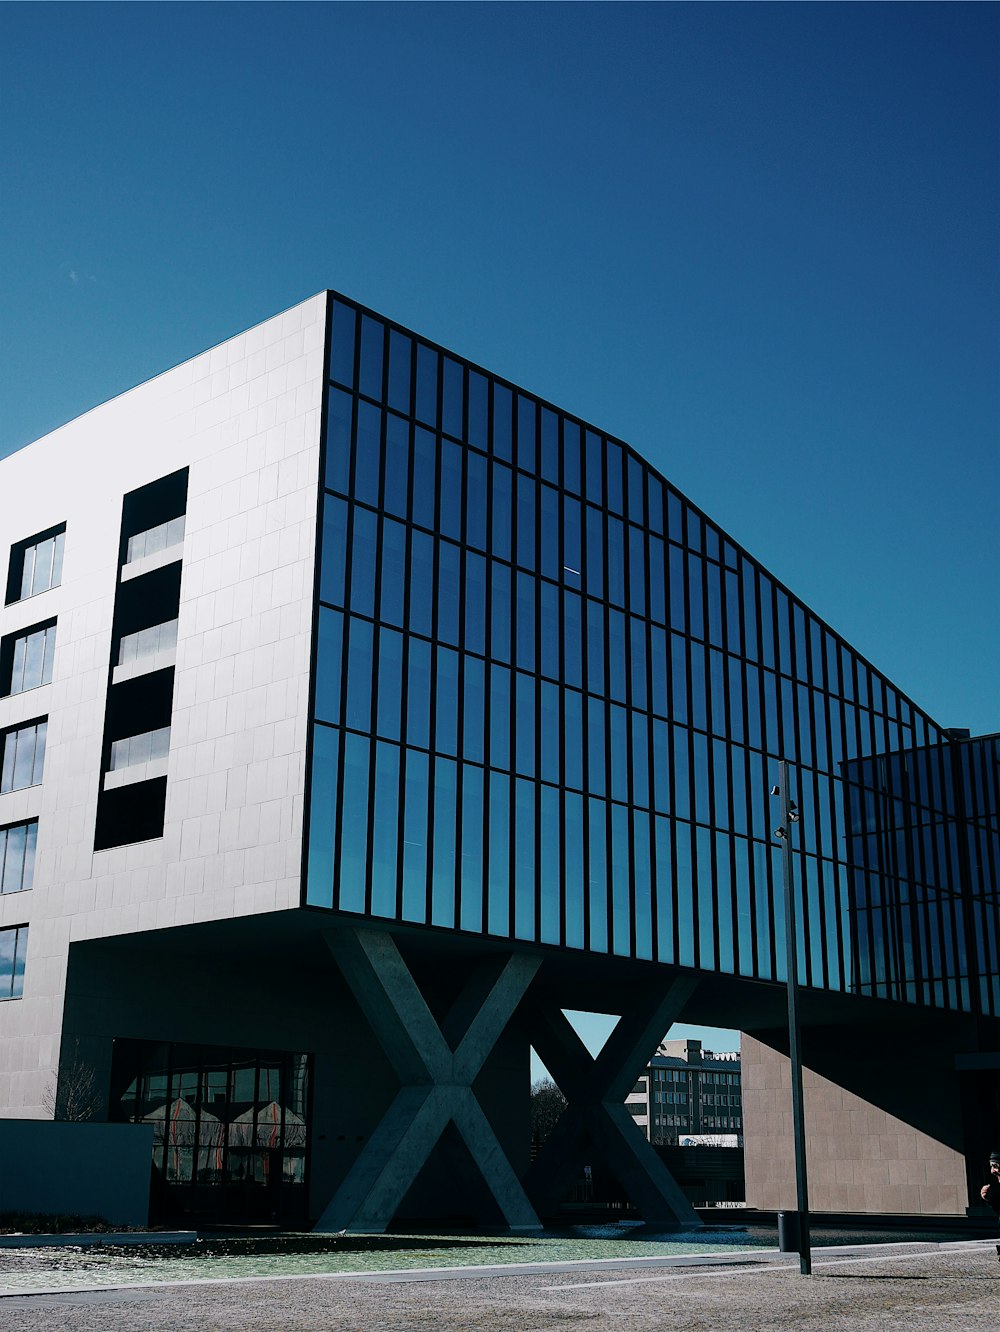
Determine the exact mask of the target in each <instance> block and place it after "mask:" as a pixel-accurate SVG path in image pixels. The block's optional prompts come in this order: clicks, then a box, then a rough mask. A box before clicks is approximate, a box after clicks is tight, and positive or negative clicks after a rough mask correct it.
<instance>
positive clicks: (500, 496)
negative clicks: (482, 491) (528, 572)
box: [491, 463, 513, 560]
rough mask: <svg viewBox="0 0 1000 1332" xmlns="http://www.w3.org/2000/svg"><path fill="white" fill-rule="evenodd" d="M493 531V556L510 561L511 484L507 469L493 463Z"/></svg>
mask: <svg viewBox="0 0 1000 1332" xmlns="http://www.w3.org/2000/svg"><path fill="white" fill-rule="evenodd" d="M492 471H493V531H492V534H491V545H492V550H493V554H494V555H496V556H497V557H498V558H500V559H503V560H509V559H510V534H511V521H512V519H511V514H512V500H511V486H512V484H513V482H512V477H511V471H510V468H509V467H504V466H503V465H502V464H500V463H493V465H492Z"/></svg>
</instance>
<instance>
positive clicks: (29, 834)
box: [0, 819, 38, 893]
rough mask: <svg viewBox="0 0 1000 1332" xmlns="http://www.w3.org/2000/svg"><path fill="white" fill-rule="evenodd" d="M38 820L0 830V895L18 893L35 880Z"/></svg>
mask: <svg viewBox="0 0 1000 1332" xmlns="http://www.w3.org/2000/svg"><path fill="white" fill-rule="evenodd" d="M37 833H38V820H37V819H33V820H32V821H31V822H30V823H14V824H11V825H10V826H8V827H6V828H0V893H20V892H24V891H25V890H26V889H28V888H30V887H31V886H32V884H33V883H34V879H35V837H36V834H37Z"/></svg>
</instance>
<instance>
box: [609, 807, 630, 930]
mask: <svg viewBox="0 0 1000 1332" xmlns="http://www.w3.org/2000/svg"><path fill="white" fill-rule="evenodd" d="M629 822H630V820H629V812H628V810H627V809H626V808H625V807H624V805H612V806H611V939H612V945H611V946H612V951H613V952H615V953H618V954H620V955H621V956H623V957H627V956H628V955H629V953H630V952H631V951H632V940H631V929H632V903H631V894H630V892H629V889H630V886H631V883H632V869H631V861H630V856H629V845H628V833H629Z"/></svg>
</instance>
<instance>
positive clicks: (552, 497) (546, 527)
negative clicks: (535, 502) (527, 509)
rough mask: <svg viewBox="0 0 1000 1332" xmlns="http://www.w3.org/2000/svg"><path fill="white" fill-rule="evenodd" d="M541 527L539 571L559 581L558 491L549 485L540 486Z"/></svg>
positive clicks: (560, 567) (560, 568)
mask: <svg viewBox="0 0 1000 1332" xmlns="http://www.w3.org/2000/svg"><path fill="white" fill-rule="evenodd" d="M540 495H541V506H542V509H541V517H540V519H539V526H540V528H541V532H540V535H541V543H542V565H541V571H542V573H543V574H544V575H545V577H546V578H551V579H553V580H555V581H557V582H558V581H560V577H561V574H562V563H561V561H560V558H559V492H558V491H556V490H553V489H552V487H551V486H541V487H540Z"/></svg>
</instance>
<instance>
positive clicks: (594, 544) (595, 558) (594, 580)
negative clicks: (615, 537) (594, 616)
mask: <svg viewBox="0 0 1000 1332" xmlns="http://www.w3.org/2000/svg"><path fill="white" fill-rule="evenodd" d="M586 528H587V594H588V596H591V597H603V596H604V515H603V514H602V513H601V512H600V510H599V509H592V508H590V507H589V506H588V508H587V511H586Z"/></svg>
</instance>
